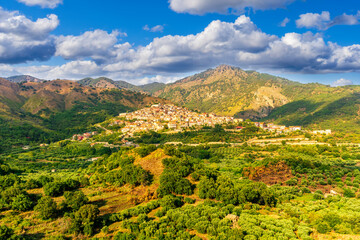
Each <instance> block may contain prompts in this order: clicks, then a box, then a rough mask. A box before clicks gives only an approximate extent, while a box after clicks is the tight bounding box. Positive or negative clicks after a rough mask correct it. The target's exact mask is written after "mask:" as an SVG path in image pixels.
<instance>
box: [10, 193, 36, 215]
mask: <svg viewBox="0 0 360 240" xmlns="http://www.w3.org/2000/svg"><path fill="white" fill-rule="evenodd" d="M32 207H33V201H32V200H31V199H30V197H29V196H28V195H27V194H20V195H17V196H16V197H14V198H13V199H12V203H11V209H13V210H19V211H27V210H30V209H31V208H32Z"/></svg>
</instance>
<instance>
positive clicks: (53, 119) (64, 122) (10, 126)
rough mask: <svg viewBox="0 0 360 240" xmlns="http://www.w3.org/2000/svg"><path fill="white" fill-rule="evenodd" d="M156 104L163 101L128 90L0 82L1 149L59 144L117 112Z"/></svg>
mask: <svg viewBox="0 0 360 240" xmlns="http://www.w3.org/2000/svg"><path fill="white" fill-rule="evenodd" d="M158 102H165V101H164V100H162V99H159V98H154V97H151V96H149V95H146V94H144V93H137V92H131V91H128V90H119V89H104V88H92V87H84V86H81V85H80V84H78V83H76V82H74V81H64V80H56V81H47V82H22V83H13V82H9V81H7V80H5V79H0V119H1V122H0V125H1V127H0V132H1V134H0V136H1V138H0V142H1V144H0V146H2V148H6V146H11V145H17V144H26V143H31V142H39V141H42V142H51V141H54V140H61V139H64V138H66V137H69V136H70V135H71V134H74V133H81V132H84V131H87V130H89V129H90V128H91V127H92V125H93V124H95V123H99V122H102V121H104V120H105V119H106V118H108V117H112V116H115V115H118V114H119V113H120V112H125V111H130V110H134V109H138V108H142V107H144V106H146V105H149V104H152V103H158Z"/></svg>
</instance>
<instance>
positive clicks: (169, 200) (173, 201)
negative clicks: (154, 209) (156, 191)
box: [160, 195, 183, 209]
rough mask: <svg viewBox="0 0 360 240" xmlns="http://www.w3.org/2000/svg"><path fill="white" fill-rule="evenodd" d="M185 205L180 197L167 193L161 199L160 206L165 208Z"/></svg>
mask: <svg viewBox="0 0 360 240" xmlns="http://www.w3.org/2000/svg"><path fill="white" fill-rule="evenodd" d="M182 205H183V202H182V201H181V198H180V197H175V196H173V195H167V196H165V197H163V198H162V199H161V200H160V206H161V207H163V208H165V209H172V208H178V207H181V206H182Z"/></svg>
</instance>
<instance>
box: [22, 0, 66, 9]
mask: <svg viewBox="0 0 360 240" xmlns="http://www.w3.org/2000/svg"><path fill="white" fill-rule="evenodd" d="M17 1H18V2H21V3H24V4H25V5H27V6H40V7H42V8H52V9H54V8H56V7H57V6H58V5H60V4H62V3H63V0H17Z"/></svg>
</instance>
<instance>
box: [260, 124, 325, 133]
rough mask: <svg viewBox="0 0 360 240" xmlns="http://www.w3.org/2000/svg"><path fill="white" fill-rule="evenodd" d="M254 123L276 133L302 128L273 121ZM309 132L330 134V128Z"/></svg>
mask: <svg viewBox="0 0 360 240" xmlns="http://www.w3.org/2000/svg"><path fill="white" fill-rule="evenodd" d="M254 124H255V126H257V127H259V128H261V129H264V130H265V131H270V132H276V133H289V132H295V131H301V130H302V128H301V126H289V127H286V126H284V125H275V124H273V123H263V122H255V123H254ZM310 133H312V134H316V135H330V134H331V133H332V132H331V129H326V130H315V131H310Z"/></svg>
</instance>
